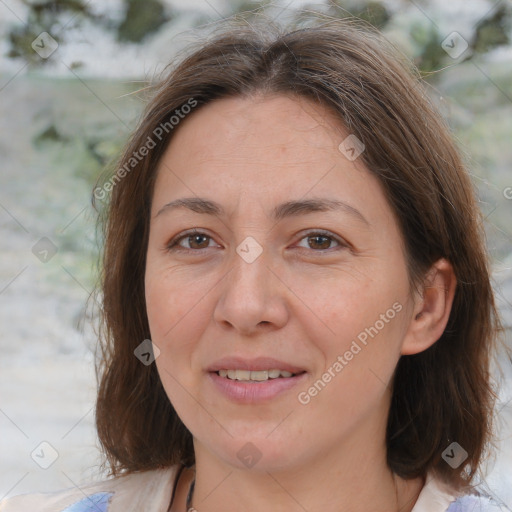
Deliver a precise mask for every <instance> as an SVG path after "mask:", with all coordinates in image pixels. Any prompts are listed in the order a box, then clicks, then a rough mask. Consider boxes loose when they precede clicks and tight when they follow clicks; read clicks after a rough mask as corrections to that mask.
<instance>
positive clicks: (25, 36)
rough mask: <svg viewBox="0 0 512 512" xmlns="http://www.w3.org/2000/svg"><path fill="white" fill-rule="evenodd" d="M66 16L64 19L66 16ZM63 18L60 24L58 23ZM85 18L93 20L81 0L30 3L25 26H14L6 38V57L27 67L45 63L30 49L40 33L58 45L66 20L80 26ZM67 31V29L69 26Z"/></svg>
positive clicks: (53, 0)
mask: <svg viewBox="0 0 512 512" xmlns="http://www.w3.org/2000/svg"><path fill="white" fill-rule="evenodd" d="M66 15H67V16H66ZM64 17H65V18H66V19H65V20H64V21H63V24H61V20H62V19H63V18H64ZM84 18H91V19H93V18H95V17H94V16H93V14H92V13H91V12H90V11H89V9H88V7H87V3H86V2H84V1H83V0H47V1H43V2H34V3H30V4H29V12H28V18H27V23H26V24H24V25H21V26H18V27H14V28H13V29H12V30H11V31H10V32H9V34H8V36H7V38H8V41H9V43H10V49H9V51H8V53H7V56H8V57H11V58H18V57H21V58H23V59H25V61H26V62H27V63H28V64H29V65H34V64H38V65H41V64H44V63H45V62H47V61H46V60H45V59H41V58H40V57H39V55H38V54H37V53H36V52H35V51H34V49H33V48H32V42H33V41H34V39H36V38H37V37H38V36H39V35H40V34H41V33H42V32H48V33H49V34H50V35H51V36H52V37H53V38H54V39H55V40H56V41H57V43H59V44H60V42H61V41H62V37H61V36H60V32H61V29H62V28H63V27H65V26H68V25H69V21H70V20H73V22H74V23H79V22H80V21H81V20H82V19H84ZM68 28H69V27H68Z"/></svg>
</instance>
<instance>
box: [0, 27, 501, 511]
mask: <svg viewBox="0 0 512 512" xmlns="http://www.w3.org/2000/svg"><path fill="white" fill-rule="evenodd" d="M110 191H112V196H111V200H110V205H109V209H108V212H107V216H106V218H105V219H104V226H105V231H104V235H105V251H104V259H103V281H102V292H103V304H104V310H103V324H102V327H103V330H102V333H103V337H102V340H103V345H102V348H103V351H102V366H101V369H100V370H101V371H100V377H101V381H100V386H99V392H98V399H97V408H96V420H97V429H98V435H99V439H100V442H101V446H102V448H103V450H104V453H105V455H106V460H107V462H108V466H109V469H110V476H113V477H114V478H110V479H108V480H105V481H102V482H97V483H92V484H91V485H89V486H87V487H82V488H80V489H70V490H69V489H68V490H65V491H62V492H60V493H53V494H48V495H41V494H39V495H37V494H34V495H28V496H21V497H14V498H11V499H10V500H7V501H6V502H4V504H3V505H2V506H1V507H0V510H2V511H3V512H10V511H14V510H29V509H30V510H39V511H64V510H66V511H76V510H101V511H106V510H108V511H109V512H113V511H118V510H119V511H121V510H123V511H126V510H144V511H161V512H165V511H171V512H178V511H179V512H184V511H185V510H197V511H198V512H213V511H220V510H223V511H226V510H227V511H231V510H233V511H234V510H240V509H243V510H246V511H249V512H251V511H256V510H258V511H261V510H272V511H281V510H286V511H288V512H289V511H295V510H296V511H301V510H308V511H311V512H313V511H319V510H322V511H324V512H325V511H331V510H332V511H339V510H350V511H353V512H359V511H365V512H369V511H375V512H377V511H381V512H394V511H401V512H421V511H428V512H444V511H450V512H454V511H469V510H476V509H478V510H486V511H491V510H492V511H494V510H505V508H504V507H503V508H499V505H498V503H497V502H496V501H495V500H493V499H490V498H488V497H485V496H482V495H478V494H477V493H476V491H475V489H474V488H473V486H472V482H473V481H474V477H475V475H476V474H477V472H478V470H479V469H480V468H481V465H482V463H483V461H484V455H485V454H486V448H487V446H488V444H489V442H490V440H491V435H492V422H491V418H492V411H493V404H494V399H495V394H494V391H493V389H492V386H491V385H490V375H489V364H490V361H491V357H492V355H493V354H494V351H495V344H496V340H497V332H498V330H499V320H498V318H497V314H496V310H495V306H494V299H493V294H492V289H491V286H490V281H489V270H488V262H487V257H486V253H485V248H484V244H483V236H482V228H481V218H480V214H479V210H478V206H477V203H476V200H475V194H474V191H473V187H472V184H471V181H470V179H469V177H468V174H467V172H466V170H465V169H464V166H463V163H462V161H461V158H460V156H459V154H458V152H457V150H456V148H455V145H454V143H453V141H452V139H451V137H450V134H449V130H448V128H447V127H446V126H445V124H444V123H443V121H442V120H441V119H440V116H439V114H437V113H436V112H435V110H434V109H433V108H432V106H431V105H430V103H429V101H428V100H427V98H426V94H425V92H424V89H423V86H422V84H421V82H420V80H418V78H417V77H416V75H415V73H414V70H411V69H410V68H409V67H408V65H407V64H406V63H404V62H403V61H402V59H401V57H400V56H399V55H398V54H396V53H395V52H394V51H393V49H392V48H391V47H390V46H389V45H388V44H387V43H386V41H385V40H384V39H383V38H382V37H381V36H379V35H378V34H377V33H376V32H375V31H373V30H371V29H369V28H367V27H362V26H360V25H359V24H356V23H355V22H348V21H329V22H326V23H320V24H316V25H315V26H313V27H310V28H307V29H303V30H296V31H291V32H288V33H283V32H280V31H279V29H274V28H269V27H267V28H265V29H263V28H257V29H253V28H233V27H229V31H227V32H224V33H223V34H220V35H218V36H216V37H215V38H213V39H212V40H210V41H208V42H204V43H203V44H202V46H201V47H199V48H196V49H195V50H194V51H193V52H192V53H191V54H190V55H189V56H188V57H186V58H184V59H183V60H182V61H181V62H180V63H179V64H178V65H177V66H176V67H175V68H174V69H173V70H172V71H171V72H170V73H169V75H168V76H167V77H166V78H165V79H164V80H163V81H162V82H161V83H160V84H159V85H158V86H157V90H156V93H155V96H154V98H153V99H152V101H151V102H150V103H149V105H148V107H147V109H146V111H145V113H144V116H143V119H142V121H141V123H140V125H139V126H138V128H137V129H136V130H135V133H134V134H133V136H132V138H131V140H130V142H129V144H128V145H127V147H126V149H125V151H124V154H123V156H122V158H121V160H120V162H119V166H118V170H117V171H116V173H115V174H114V175H113V176H111V178H110V179H109V180H108V181H107V182H106V183H105V184H104V185H103V186H102V187H98V188H97V189H96V190H95V197H96V198H100V199H101V198H102V197H104V196H105V195H106V193H107V192H110ZM149 340H151V341H149ZM476 507H480V508H476Z"/></svg>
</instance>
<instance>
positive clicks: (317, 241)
mask: <svg viewBox="0 0 512 512" xmlns="http://www.w3.org/2000/svg"><path fill="white" fill-rule="evenodd" d="M302 240H307V244H308V245H307V248H308V249H312V250H314V251H315V252H324V251H328V250H329V249H333V247H330V246H331V244H332V243H333V242H336V243H337V244H338V248H340V247H346V246H347V245H346V244H345V243H343V241H342V240H340V239H339V238H338V237H335V236H334V235H331V234H330V233H324V232H313V233H308V234H307V235H306V236H305V237H303V238H301V241H302ZM300 247H305V246H300Z"/></svg>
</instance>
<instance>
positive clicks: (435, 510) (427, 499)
mask: <svg viewBox="0 0 512 512" xmlns="http://www.w3.org/2000/svg"><path fill="white" fill-rule="evenodd" d="M412 512H511V511H510V509H509V508H507V507H506V506H505V505H502V504H499V503H497V502H496V501H495V500H494V499H493V498H491V497H490V496H485V495H482V494H457V493H454V492H453V491H452V490H451V489H450V488H449V487H448V486H447V485H446V484H445V483H443V482H442V481H441V480H439V479H437V478H436V477H435V476H434V475H433V474H430V475H428V476H427V480H426V482H425V485H424V486H423V489H422V490H421V493H420V495H419V497H418V500H417V501H416V504H415V505H414V508H413V509H412Z"/></svg>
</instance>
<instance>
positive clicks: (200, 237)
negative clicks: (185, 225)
mask: <svg viewBox="0 0 512 512" xmlns="http://www.w3.org/2000/svg"><path fill="white" fill-rule="evenodd" d="M211 239H212V237H211V236H209V235H207V234H205V233H202V232H200V231H192V232H189V233H185V234H184V235H180V236H178V237H177V238H174V239H173V240H171V241H170V242H169V244H168V245H167V249H168V250H169V251H175V250H176V251H200V250H201V249H207V248H208V247H209V241H210V240H211ZM182 240H186V241H187V242H188V244H189V247H184V246H183V245H181V243H180V242H181V241H182Z"/></svg>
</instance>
